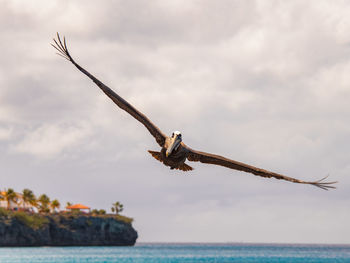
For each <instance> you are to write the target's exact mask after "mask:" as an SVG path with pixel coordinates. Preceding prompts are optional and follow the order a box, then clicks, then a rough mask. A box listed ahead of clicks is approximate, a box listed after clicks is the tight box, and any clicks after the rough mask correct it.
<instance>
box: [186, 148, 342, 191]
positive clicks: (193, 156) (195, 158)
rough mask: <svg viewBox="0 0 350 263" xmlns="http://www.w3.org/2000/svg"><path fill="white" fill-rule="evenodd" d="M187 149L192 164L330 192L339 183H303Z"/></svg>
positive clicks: (218, 156) (322, 180)
mask: <svg viewBox="0 0 350 263" xmlns="http://www.w3.org/2000/svg"><path fill="white" fill-rule="evenodd" d="M183 146H185V147H186V148H187V150H188V151H189V152H188V156H187V159H188V160H189V161H192V162H201V163H208V164H216V165H221V166H225V167H227V168H231V169H235V170H239V171H244V172H247V173H252V174H254V175H257V176H262V177H267V178H271V177H273V178H276V179H282V180H286V181H290V182H293V183H298V184H311V185H314V186H317V187H319V188H321V189H324V190H328V189H330V188H336V187H335V186H333V184H335V183H337V182H325V181H324V180H325V179H326V178H327V177H325V178H322V179H321V180H318V181H314V182H307V181H302V180H299V179H295V178H292V177H288V176H285V175H282V174H278V173H274V172H270V171H267V170H264V169H260V168H257V167H254V166H251V165H248V164H245V163H241V162H237V161H234V160H231V159H227V158H225V157H222V156H220V155H215V154H211V153H206V152H200V151H196V150H193V149H191V148H190V147H188V146H186V145H183Z"/></svg>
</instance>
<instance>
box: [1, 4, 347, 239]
mask: <svg viewBox="0 0 350 263" xmlns="http://www.w3.org/2000/svg"><path fill="white" fill-rule="evenodd" d="M38 6H40V8H38ZM348 10H349V4H348V3H347V2H344V1H332V2H330V1H311V2H305V1H293V2H286V1H284V2H282V1H269V2H266V1H265V2H263V1H217V2H213V1H201V2H200V3H199V2H198V1H172V2H169V1H152V2H149V1H143V0H138V1H137V0H133V1H127V2H125V1H113V2H107V1H105V2H103V3H102V4H101V3H96V2H94V1H84V3H82V2H80V1H76V2H72V1H50V3H46V2H44V1H40V0H37V1H31V2H28V1H6V2H5V1H2V2H0V28H1V31H2V41H1V42H0V47H1V49H2V50H3V54H2V59H1V62H0V82H1V89H0V102H1V103H0V124H1V126H0V140H1V149H0V150H1V155H2V158H0V164H1V167H2V174H4V175H6V176H3V177H1V178H0V185H3V186H7V187H14V188H17V187H18V188H20V187H22V188H27V187H29V188H30V187H32V188H33V189H34V190H35V191H39V192H46V193H48V194H49V195H51V194H50V193H52V195H55V196H57V197H58V198H62V199H63V200H64V201H74V202H75V201H76V202H82V203H84V202H86V203H88V205H91V206H92V207H99V208H103V207H105V208H107V209H108V208H109V203H111V202H113V201H116V200H115V199H117V200H119V201H121V202H122V203H124V204H125V207H126V213H127V214H129V215H130V216H134V217H135V218H136V221H135V224H136V227H137V228H138V230H139V232H140V238H141V240H143V241H150V240H152V241H156V240H157V241H239V240H237V239H235V237H236V236H237V237H239V239H240V240H246V241H251V242H258V241H259V242H261V241H269V242H270V241H276V242H277V241H291V242H318V241H320V240H321V239H322V238H323V237H321V236H320V229H321V228H322V231H323V232H322V233H324V236H327V237H330V238H329V239H328V240H329V242H349V238H347V236H349V235H347V236H344V235H343V233H347V232H348V231H349V227H348V226H347V225H346V224H345V223H343V222H346V220H347V221H348V220H350V214H349V213H347V212H344V211H347V206H346V203H347V202H348V201H349V199H350V195H349V191H347V187H348V186H349V185H350V179H349V177H348V176H347V175H348V174H349V171H350V170H349V165H348V156H349V155H350V153H349V147H348V134H349V131H350V124H349V122H348V119H349V113H350V108H349V90H350V89H349V87H350V79H349V74H348V72H349V62H348V61H349V58H350V46H349V40H350V39H349V34H348V31H349V27H350V16H349V15H348ZM56 31H59V32H60V33H61V34H62V35H65V36H66V37H67V43H68V47H69V49H70V51H71V54H72V56H73V57H74V58H75V59H76V61H77V62H78V63H80V64H81V65H82V66H83V67H85V68H86V69H87V70H88V71H89V72H91V73H92V74H94V75H95V76H97V77H98V78H99V79H101V80H102V81H103V82H104V83H105V84H107V85H108V86H110V87H111V88H112V89H113V90H115V91H116V92H117V93H118V94H120V95H121V96H122V97H123V98H125V99H126V100H128V101H129V102H130V103H131V104H133V105H134V106H135V107H136V108H137V109H139V110H140V111H141V112H143V113H145V114H146V115H147V116H148V117H149V118H150V119H151V120H152V121H153V122H154V123H155V124H156V125H157V126H158V127H159V128H161V129H162V130H163V131H164V133H166V134H170V133H171V131H173V130H181V131H182V134H183V138H184V140H185V143H186V144H188V145H189V146H191V147H193V148H195V149H199V150H203V151H208V152H213V153H216V154H220V155H224V156H227V157H229V158H233V159H237V160H238V161H243V162H247V163H249V164H252V165H255V166H258V167H261V168H265V169H269V170H273V171H276V172H280V173H284V174H286V175H288V176H293V177H298V178H301V179H305V180H315V179H319V178H321V177H323V176H326V175H327V174H328V173H330V175H331V177H330V178H331V180H339V182H340V183H339V189H337V190H336V191H332V192H327V193H325V192H323V191H319V190H318V189H314V188H312V187H308V186H305V185H302V186H300V185H293V184H291V183H286V182H285V183H284V182H281V181H277V180H272V179H264V178H258V177H256V176H253V175H248V174H245V173H241V172H236V171H231V170H229V169H225V168H222V167H215V166H210V165H204V164H198V163H194V164H191V165H193V166H194V167H195V168H196V169H195V170H194V171H193V172H192V173H191V176H183V174H181V173H179V172H177V171H170V170H169V169H168V168H166V167H163V166H162V165H161V164H160V163H159V162H156V161H155V160H153V159H152V157H151V156H150V155H149V154H148V153H147V152H146V150H148V149H157V145H156V144H155V140H154V138H153V137H152V136H150V134H149V133H148V132H147V130H146V129H145V128H144V127H143V126H142V125H141V124H140V123H138V122H137V121H135V120H134V119H133V118H132V117H131V116H130V115H128V114H127V113H125V112H123V111H122V110H120V109H119V108H117V107H116V106H115V105H114V104H113V103H112V102H111V101H110V100H109V99H108V98H106V96H105V95H104V94H103V93H102V92H101V91H100V90H98V88H97V87H96V86H95V84H94V83H92V82H91V81H90V80H89V79H88V78H86V76H84V75H82V74H81V73H80V72H79V71H78V70H76V69H75V68H74V66H73V65H71V64H70V63H68V62H67V61H65V60H63V59H62V58H60V57H58V56H56V55H55V54H54V53H55V51H54V50H53V48H52V47H51V46H50V45H49V43H50V42H51V39H52V37H54V36H55V33H56ZM28 174H29V175H30V176H28ZM29 178H30V179H29ZM67 181H69V182H70V184H69V185H67V183H66V182H67ZM82 181H83V182H84V187H81V188H80V187H76V185H80V182H82ZM58 186H60V187H58ZM18 190H20V189H18ZM86 193H94V194H93V195H87V194H86ZM310 198H311V199H312V200H316V199H317V200H318V201H317V202H311V201H310V202H309V201H308V200H310ZM107 200H110V201H107ZM297 204H298V205H297ZM300 204H302V205H300ZM266 211H268V212H271V213H268V212H266ZM327 211H328V212H327ZM293 215H300V216H295V221H294V222H293V220H289V219H290V218H291V216H293ZM301 215H304V217H305V218H306V219H305V221H303V217H302V216H301ZM152 216H154V217H155V218H152ZM257 217H259V218H260V219H259V220H261V221H260V222H263V223H261V224H259V223H258V224H256V225H254V222H255V221H254V219H255V218H257ZM337 217H338V218H341V219H342V221H341V222H342V223H339V224H338V223H337V222H338V221H337ZM159 218H161V219H162V220H161V222H162V226H160V225H159V222H160V220H158V219H159ZM319 218H321V219H319ZM288 220H289V221H288ZM286 221H288V228H283V227H284V226H285V225H284V223H283V222H286ZM314 221H317V222H319V225H318V226H314V227H310V226H311V223H310V222H314ZM198 222H200V223H198ZM231 222H234V223H232V225H231ZM245 223H246V224H245ZM335 224H337V226H338V227H337V228H335V229H334V228H333V226H334V225H335ZM259 227H263V228H260V230H259ZM276 227H277V229H278V230H279V231H276ZM184 228H185V229H186V231H183V229H184ZM155 229H161V230H159V231H158V232H156V231H155ZM225 229H229V231H225ZM240 229H242V231H240V232H239V230H240ZM249 229H254V231H251V232H250V233H249V234H247V233H245V232H246V231H247V230H249ZM288 229H290V230H288ZM297 229H302V230H303V231H304V230H305V233H308V234H307V235H306V234H305V235H304V234H300V235H298V234H296V233H297V231H296V230H297ZM282 230H283V231H282ZM237 231H238V232H237ZM269 233H273V235H272V234H269ZM298 233H300V232H298ZM287 237H290V238H289V239H288V238H287ZM326 241H327V240H326V239H325V242H326Z"/></svg>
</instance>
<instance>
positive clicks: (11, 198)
mask: <svg viewBox="0 0 350 263" xmlns="http://www.w3.org/2000/svg"><path fill="white" fill-rule="evenodd" d="M4 199H5V200H6V201H7V209H10V203H11V202H14V203H17V194H16V192H15V191H14V190H13V189H12V188H9V189H7V191H6V192H5V196H4Z"/></svg>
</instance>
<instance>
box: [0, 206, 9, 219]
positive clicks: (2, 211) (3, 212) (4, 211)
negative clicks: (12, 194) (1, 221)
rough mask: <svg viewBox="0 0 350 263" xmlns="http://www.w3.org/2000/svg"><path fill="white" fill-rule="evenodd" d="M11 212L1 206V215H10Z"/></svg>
mask: <svg viewBox="0 0 350 263" xmlns="http://www.w3.org/2000/svg"><path fill="white" fill-rule="evenodd" d="M10 214H11V212H10V211H9V210H7V209H5V208H2V207H0V217H5V216H8V215H10Z"/></svg>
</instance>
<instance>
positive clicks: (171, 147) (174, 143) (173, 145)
mask: <svg viewBox="0 0 350 263" xmlns="http://www.w3.org/2000/svg"><path fill="white" fill-rule="evenodd" d="M170 140H171V141H170V145H169V146H168V149H167V150H166V153H165V155H166V157H168V156H169V155H170V154H171V153H172V152H173V150H174V149H177V147H179V145H180V143H181V138H179V136H178V135H176V136H174V138H171V139H170Z"/></svg>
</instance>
